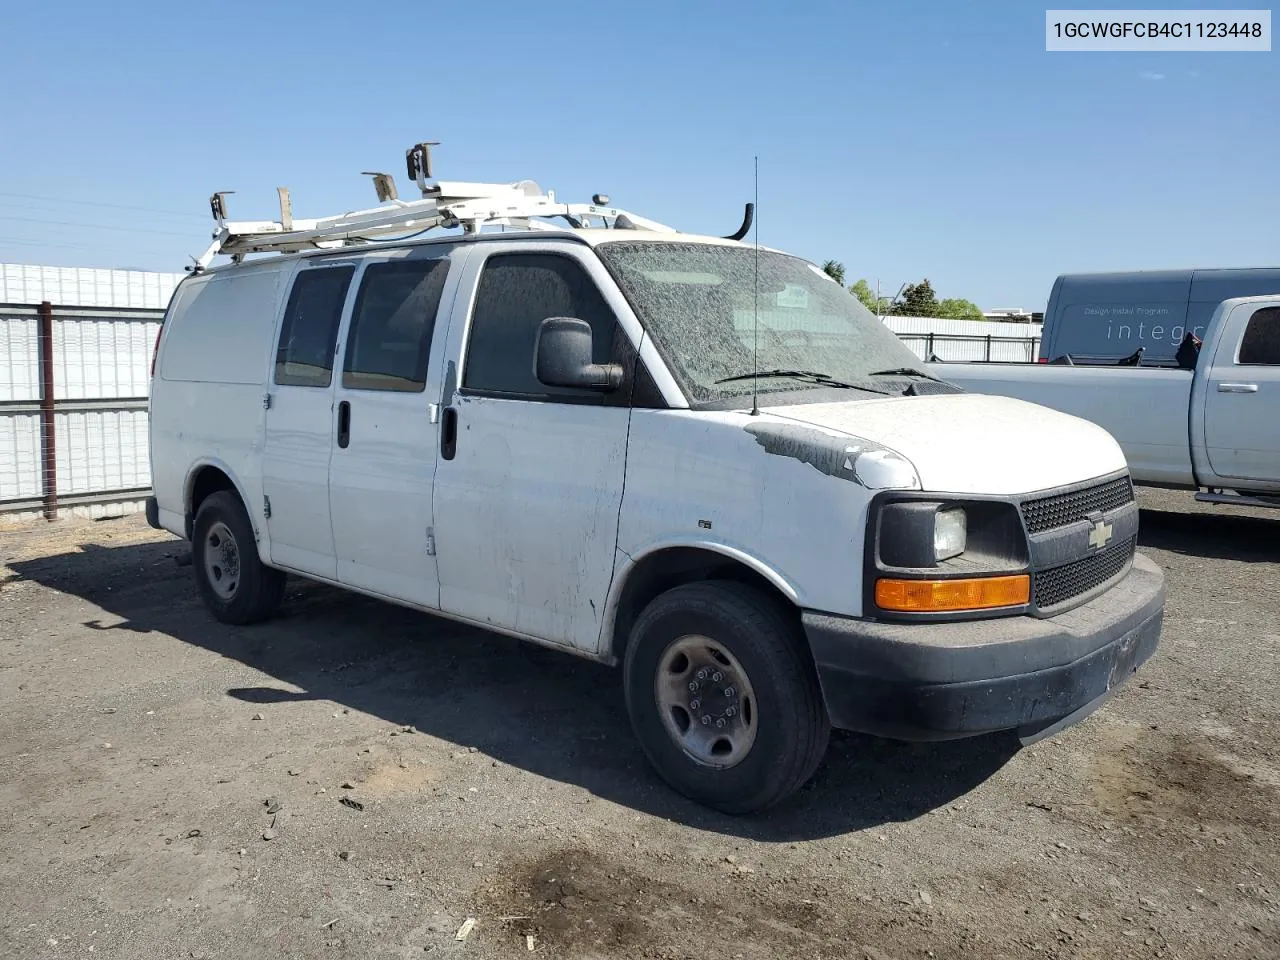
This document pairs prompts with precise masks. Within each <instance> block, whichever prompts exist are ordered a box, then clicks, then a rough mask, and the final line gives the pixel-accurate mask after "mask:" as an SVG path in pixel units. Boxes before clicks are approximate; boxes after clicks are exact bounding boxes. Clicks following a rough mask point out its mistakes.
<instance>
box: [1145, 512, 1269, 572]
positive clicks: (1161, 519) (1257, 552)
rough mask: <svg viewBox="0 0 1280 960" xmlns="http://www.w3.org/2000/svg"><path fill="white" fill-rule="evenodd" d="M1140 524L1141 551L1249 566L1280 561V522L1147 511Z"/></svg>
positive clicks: (1204, 514)
mask: <svg viewBox="0 0 1280 960" xmlns="http://www.w3.org/2000/svg"><path fill="white" fill-rule="evenodd" d="M1139 522H1140V525H1139V528H1138V547H1139V549H1141V548H1143V547H1151V548H1154V549H1157V550H1169V551H1171V552H1173V553H1181V554H1185V555H1187V556H1192V557H1212V558H1215V559H1220V560H1241V561H1243V562H1245V563H1275V562H1277V561H1280V520H1272V519H1270V518H1265V517H1250V516H1241V515H1239V514H1230V513H1200V512H1195V513H1191V512H1180V511H1177V510H1149V509H1145V508H1144V509H1143V510H1142V515H1141V519H1140V521H1139Z"/></svg>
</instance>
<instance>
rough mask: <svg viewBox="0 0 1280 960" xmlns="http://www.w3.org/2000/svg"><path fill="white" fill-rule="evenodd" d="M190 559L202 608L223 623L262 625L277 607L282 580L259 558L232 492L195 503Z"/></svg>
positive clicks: (254, 542)
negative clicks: (202, 601) (197, 505)
mask: <svg viewBox="0 0 1280 960" xmlns="http://www.w3.org/2000/svg"><path fill="white" fill-rule="evenodd" d="M191 560H192V563H191V567H192V569H193V570H194V571H195V575H196V585H197V586H198V587H199V589H200V595H201V597H202V598H203V599H204V602H205V606H207V607H208V608H209V611H210V612H211V613H212V614H213V615H214V616H215V617H216V618H217V619H219V620H221V621H222V622H223V623H235V624H244V623H254V622H256V621H258V620H265V619H266V618H267V617H269V616H271V614H273V613H274V612H275V611H276V608H277V607H279V606H280V601H281V599H283V597H284V585H285V575H284V573H282V572H281V571H279V570H274V569H272V568H271V567H268V566H266V565H264V564H263V563H262V561H261V560H260V559H259V557H258V544H257V540H256V538H255V537H254V534H253V527H252V526H251V525H250V523H249V517H248V515H247V514H246V513H245V511H244V506H243V505H242V504H241V503H240V498H239V497H237V496H236V495H235V494H234V493H230V492H229V491H226V490H219V491H218V492H217V493H212V494H210V495H209V496H208V497H206V498H205V500H204V502H203V503H201V504H200V509H199V510H198V511H196V519H195V523H194V524H193V525H192V532H191Z"/></svg>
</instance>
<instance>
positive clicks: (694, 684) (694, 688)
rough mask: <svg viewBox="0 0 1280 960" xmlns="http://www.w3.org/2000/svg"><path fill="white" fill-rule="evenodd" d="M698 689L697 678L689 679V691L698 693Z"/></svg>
mask: <svg viewBox="0 0 1280 960" xmlns="http://www.w3.org/2000/svg"><path fill="white" fill-rule="evenodd" d="M697 690H698V682H697V681H696V680H690V681H689V692H690V693H696V692H697Z"/></svg>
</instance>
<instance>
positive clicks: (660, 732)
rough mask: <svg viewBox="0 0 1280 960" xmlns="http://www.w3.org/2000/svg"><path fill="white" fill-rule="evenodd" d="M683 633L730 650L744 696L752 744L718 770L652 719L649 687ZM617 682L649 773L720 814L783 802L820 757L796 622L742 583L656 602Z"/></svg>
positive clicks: (811, 679)
mask: <svg viewBox="0 0 1280 960" xmlns="http://www.w3.org/2000/svg"><path fill="white" fill-rule="evenodd" d="M691 635H696V636H703V637H706V638H708V639H709V640H711V641H713V642H714V644H716V645H719V646H722V647H723V648H724V649H725V650H726V651H727V652H728V653H730V654H731V655H732V656H733V657H734V658H735V659H736V660H737V661H738V664H740V666H741V668H742V669H743V671H744V672H745V673H746V675H747V680H748V682H749V685H750V688H751V689H752V691H753V693H754V700H755V702H756V705H755V707H754V708H753V709H755V710H756V717H755V733H754V740H753V741H752V742H751V743H750V746H749V749H748V750H747V752H746V753H745V755H744V756H743V757H742V759H741V760H739V761H737V762H736V763H735V765H733V766H730V767H727V768H717V767H713V766H708V765H706V764H705V763H703V762H699V761H698V760H697V759H695V758H694V756H693V755H691V754H690V752H689V751H687V750H686V749H685V747H684V746H683V745H682V744H681V743H680V742H679V741H677V739H676V736H675V735H674V734H673V733H669V732H668V729H667V725H666V721H664V719H663V718H662V714H661V710H662V707H661V706H660V704H659V699H658V694H657V690H656V688H657V684H658V673H659V670H660V669H661V667H662V662H663V657H664V654H665V653H666V652H667V651H668V649H669V648H671V647H672V645H673V644H676V643H677V641H679V640H680V638H682V637H687V636H691ZM623 685H624V687H625V691H626V703H627V712H628V713H629V714H630V716H631V725H632V727H633V728H634V730H635V733H636V736H637V738H639V740H640V745H641V747H642V748H643V749H644V752H645V754H646V755H647V756H648V758H649V761H650V762H651V763H652V764H653V766H654V767H655V768H656V769H657V771H658V773H659V775H660V776H661V777H662V778H663V779H664V780H666V781H667V783H669V784H670V785H671V786H672V787H673V788H674V789H675V790H677V791H678V792H679V793H682V794H684V795H685V796H686V797H689V798H690V799H692V800H696V801H697V802H699V803H702V804H705V805H706V806H709V807H712V808H714V809H716V810H720V811H722V812H724V813H730V814H744V813H753V812H755V811H758V810H763V809H765V808H766V807H769V806H772V805H773V804H776V803H778V802H779V801H781V800H783V799H785V798H786V797H788V796H790V795H791V794H793V793H794V792H795V791H797V790H799V789H800V787H802V786H803V785H804V784H805V783H806V781H808V779H809V778H810V777H811V776H813V773H814V771H815V770H816V769H817V768H818V764H819V763H821V761H822V757H823V755H824V754H825V753H826V749H827V742H828V740H829V738H830V735H831V724H830V720H829V719H828V716H827V711H826V706H825V705H824V703H823V699H822V692H821V690H820V688H819V686H818V678H817V673H816V671H815V670H814V666H813V661H812V658H811V657H810V655H809V652H808V646H807V644H806V642H805V639H804V636H803V634H802V632H801V630H800V625H799V623H798V622H797V620H796V618H795V616H794V615H793V614H792V612H791V611H788V610H787V609H786V608H785V607H784V606H783V605H782V604H781V603H779V602H776V601H775V600H773V599H772V598H771V597H768V596H766V595H765V594H763V593H761V592H760V591H759V590H756V589H753V588H752V587H749V586H746V585H744V584H740V583H734V582H731V581H708V582H703V583H692V584H687V585H685V586H680V587H676V588H674V589H672V590H669V591H667V592H666V593H664V594H662V595H661V596H659V597H657V598H656V599H655V600H654V601H653V602H652V603H650V604H649V605H648V606H647V607H646V608H645V610H644V612H643V613H641V615H640V617H639V619H638V620H637V621H636V623H635V626H634V627H633V628H632V631H631V638H630V642H629V644H628V646H627V653H626V657H625V659H624V662H623ZM744 703H745V701H744ZM690 705H692V704H690ZM744 710H745V706H744ZM679 712H680V708H677V709H676V713H677V714H678V713H679ZM686 716H688V714H687V712H686Z"/></svg>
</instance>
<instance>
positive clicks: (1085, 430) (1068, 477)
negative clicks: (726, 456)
mask: <svg viewBox="0 0 1280 960" xmlns="http://www.w3.org/2000/svg"><path fill="white" fill-rule="evenodd" d="M769 412H770V413H772V414H774V415H776V416H780V417H788V418H792V419H795V420H797V421H800V422H802V423H810V424H814V425H815V426H819V427H827V428H829V429H833V430H837V431H839V432H840V433H844V434H848V435H849V436H851V437H858V438H862V439H864V440H870V441H871V442H873V443H877V444H880V445H882V446H885V447H888V448H889V449H891V450H894V451H896V452H897V453H899V454H901V455H902V456H903V457H905V458H906V459H907V460H909V461H911V463H912V464H913V465H914V466H915V468H916V472H917V473H918V474H919V477H920V483H921V486H922V487H923V488H924V489H925V490H934V491H938V492H940V493H979V494H982V493H985V494H998V495H1007V494H1016V493H1029V492H1031V491H1033V490H1044V489H1047V488H1049V487H1054V486H1062V485H1064V484H1068V483H1076V482H1078V481H1081V480H1089V479H1092V478H1093V477H1098V476H1102V475H1104V474H1107V473H1111V472H1113V471H1115V470H1122V469H1124V466H1125V461H1124V454H1123V453H1122V452H1121V450H1120V447H1119V445H1117V444H1116V442H1115V440H1114V439H1112V438H1111V437H1110V436H1109V435H1108V434H1107V432H1106V431H1105V430H1102V429H1100V428H1099V427H1097V426H1096V425H1095V424H1092V423H1089V422H1088V421H1086V420H1082V419H1080V418H1079V417H1073V416H1068V415H1066V414H1062V413H1057V412H1055V411H1052V410H1046V409H1045V408H1044V407H1038V406H1035V405H1033V404H1030V403H1023V402H1022V401H1020V400H1011V399H1008V398H1006V397H985V396H972V395H960V396H955V395H952V396H931V397H930V396H926V397H893V398H889V399H884V400H863V401H855V402H850V403H815V404H804V405H802V406H794V407H776V408H773V409H771V410H770V411H769ZM975 451H981V456H974V453H975Z"/></svg>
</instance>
